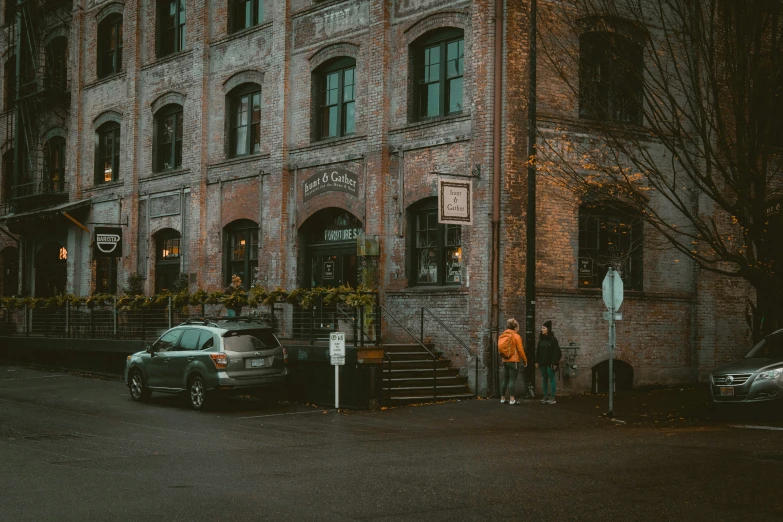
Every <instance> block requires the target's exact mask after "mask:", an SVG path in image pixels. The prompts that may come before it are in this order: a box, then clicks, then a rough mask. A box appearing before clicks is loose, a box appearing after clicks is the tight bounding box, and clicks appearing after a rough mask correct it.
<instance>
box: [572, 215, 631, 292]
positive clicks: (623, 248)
mask: <svg viewBox="0 0 783 522" xmlns="http://www.w3.org/2000/svg"><path fill="white" fill-rule="evenodd" d="M642 254H643V248H642V220H641V218H640V217H639V216H638V213H636V212H634V211H633V210H631V209H625V208H617V207H613V206H611V205H594V204H583V205H582V206H581V207H579V259H578V267H577V270H578V277H579V286H584V287H600V286H601V283H602V282H603V280H604V277H606V272H607V271H608V270H609V267H610V266H611V267H614V268H615V269H616V270H617V271H618V272H620V275H621V277H622V278H623V282H624V283H625V285H626V288H628V289H630V290H642V281H643V277H642V275H643V273H642Z"/></svg>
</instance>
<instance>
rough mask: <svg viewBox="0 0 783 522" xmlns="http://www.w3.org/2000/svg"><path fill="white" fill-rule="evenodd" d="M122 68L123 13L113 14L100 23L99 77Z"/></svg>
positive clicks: (114, 72)
mask: <svg viewBox="0 0 783 522" xmlns="http://www.w3.org/2000/svg"><path fill="white" fill-rule="evenodd" d="M121 70H122V15H119V14H113V15H111V16H107V17H106V18H104V19H103V20H102V21H101V23H100V24H98V78H104V77H106V76H109V75H111V74H116V73H118V72H120V71H121Z"/></svg>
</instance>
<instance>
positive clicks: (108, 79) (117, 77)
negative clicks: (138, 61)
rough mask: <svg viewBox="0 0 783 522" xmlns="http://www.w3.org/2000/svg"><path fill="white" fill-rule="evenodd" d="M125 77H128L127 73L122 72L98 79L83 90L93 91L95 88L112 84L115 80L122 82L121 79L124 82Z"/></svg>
mask: <svg viewBox="0 0 783 522" xmlns="http://www.w3.org/2000/svg"><path fill="white" fill-rule="evenodd" d="M125 76H127V74H126V72H125V71H120V72H118V73H114V74H110V75H108V76H104V77H103V78H98V79H97V80H95V81H94V82H92V83H88V84H86V85H85V86H84V87H82V88H83V89H92V88H93V87H97V86H99V85H103V84H104V83H109V82H112V81H114V80H120V79H122V80H124V79H125Z"/></svg>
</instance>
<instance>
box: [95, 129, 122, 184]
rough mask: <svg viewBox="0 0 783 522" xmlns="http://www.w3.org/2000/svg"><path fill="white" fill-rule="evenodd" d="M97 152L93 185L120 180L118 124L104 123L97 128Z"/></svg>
mask: <svg viewBox="0 0 783 522" xmlns="http://www.w3.org/2000/svg"><path fill="white" fill-rule="evenodd" d="M97 139H98V151H97V157H96V160H95V184H96V185H98V184H101V183H109V182H111V181H117V180H118V179H120V124H119V123H116V122H108V123H104V124H103V125H101V126H100V127H99V128H98V132H97Z"/></svg>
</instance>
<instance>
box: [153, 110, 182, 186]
mask: <svg viewBox="0 0 783 522" xmlns="http://www.w3.org/2000/svg"><path fill="white" fill-rule="evenodd" d="M155 131H156V135H155V148H156V153H155V170H156V171H162V170H169V169H175V168H178V167H181V166H182V106H180V105H167V106H165V107H163V108H162V109H160V110H159V111H158V112H157V114H156V115H155Z"/></svg>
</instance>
